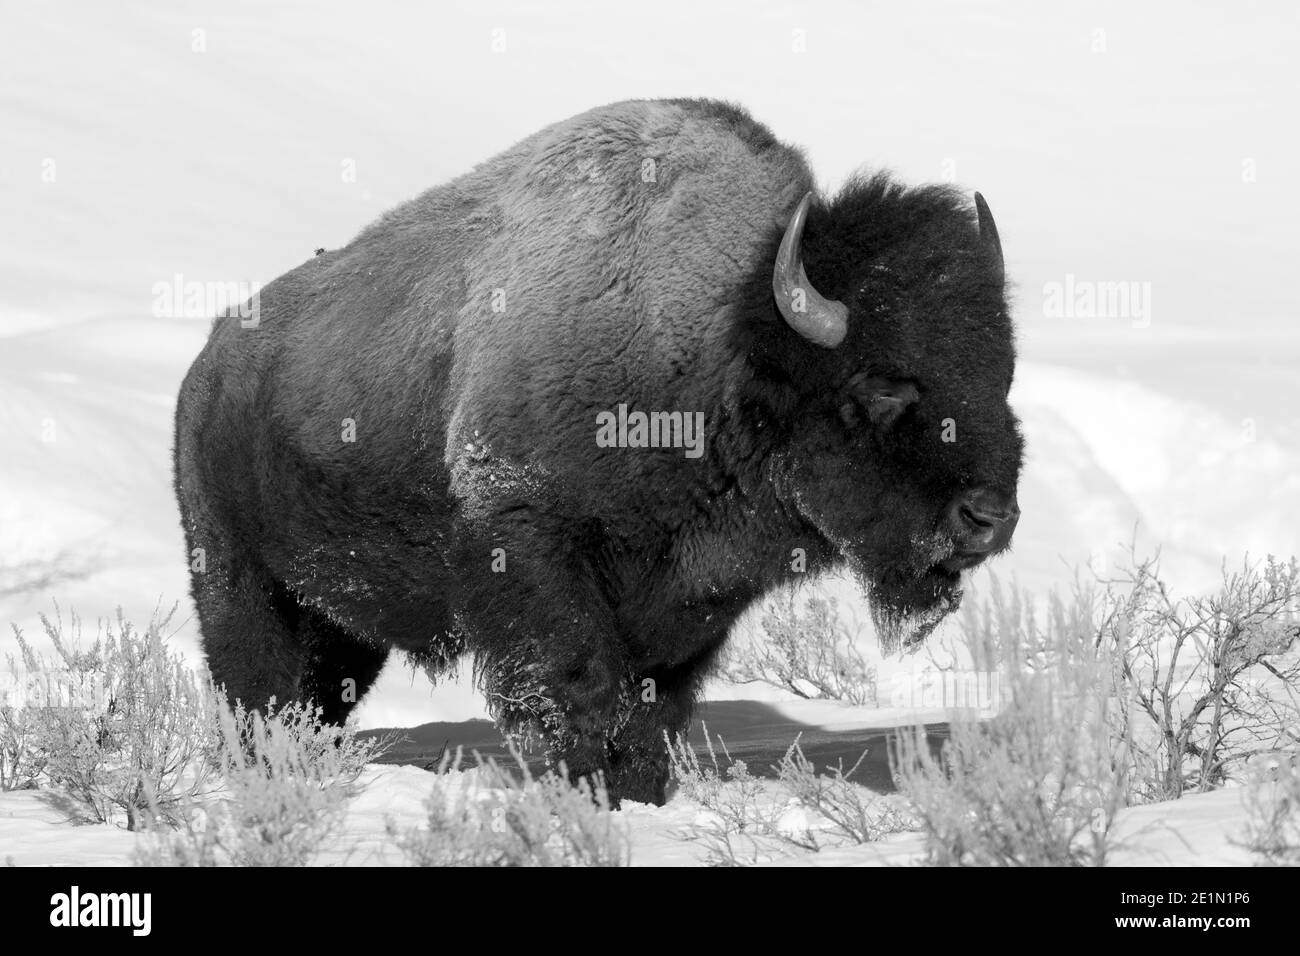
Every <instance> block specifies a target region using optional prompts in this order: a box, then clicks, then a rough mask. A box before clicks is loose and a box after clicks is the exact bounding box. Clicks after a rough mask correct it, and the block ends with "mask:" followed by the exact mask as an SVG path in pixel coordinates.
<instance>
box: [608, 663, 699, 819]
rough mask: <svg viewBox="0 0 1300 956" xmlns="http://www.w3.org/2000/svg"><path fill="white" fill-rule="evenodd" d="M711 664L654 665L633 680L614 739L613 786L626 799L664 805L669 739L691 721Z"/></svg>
mask: <svg viewBox="0 0 1300 956" xmlns="http://www.w3.org/2000/svg"><path fill="white" fill-rule="evenodd" d="M706 672H707V668H706V667H704V666H700V665H698V664H688V665H682V666H679V667H676V668H656V669H654V670H652V671H649V672H647V673H646V674H642V675H638V676H636V677H635V678H634V680H633V686H632V693H631V695H630V703H629V704H628V705H627V706H626V707H625V709H624V711H623V712H622V713H621V714H620V716H619V721H618V724H617V726H616V728H615V731H614V734H613V737H612V739H611V741H610V757H609V763H610V769H609V788H610V791H611V792H612V793H617V794H618V795H619V796H620V797H621V798H622V799H624V800H635V801H637V802H638V803H650V804H654V805H655V806H663V804H664V803H665V802H666V801H667V796H668V794H667V790H668V780H669V776H670V773H669V760H668V744H669V742H670V741H671V742H672V743H673V744H674V745H675V744H676V742H677V736H678V735H679V734H681V735H683V736H684V735H685V734H686V732H687V730H688V729H689V726H690V719H691V711H692V709H693V708H694V706H695V701H696V699H697V697H698V696H699V692H700V686H701V684H702V683H703V680H704V675H705V673H706Z"/></svg>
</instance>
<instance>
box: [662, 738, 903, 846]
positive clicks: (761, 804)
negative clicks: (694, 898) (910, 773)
mask: <svg viewBox="0 0 1300 956" xmlns="http://www.w3.org/2000/svg"><path fill="white" fill-rule="evenodd" d="M704 733H705V740H706V749H707V751H708V754H709V759H708V761H701V760H700V758H699V756H698V754H696V752H695V750H694V748H693V747H691V746H690V744H689V743H688V742H687V741H686V740H685V739H684V738H683V737H681V736H680V735H678V737H677V739H676V740H675V741H672V740H668V739H667V737H666V736H665V742H666V743H667V745H668V754H669V763H670V766H671V768H672V773H673V778H674V780H675V781H676V782H677V787H678V789H677V794H678V795H679V796H681V797H684V798H685V799H687V800H690V801H692V802H694V803H696V804H699V806H700V810H701V813H700V815H699V816H698V817H697V819H696V820H695V821H694V822H693V823H692V824H691V825H690V826H689V827H688V828H686V829H685V830H684V831H682V832H681V833H679V834H678V836H679V837H680V838H681V839H685V840H689V841H691V842H694V843H698V844H699V845H700V846H702V847H704V848H705V851H706V854H705V863H707V864H708V865H710V866H747V865H752V864H754V863H759V862H763V861H765V860H772V859H776V858H778V857H780V856H783V855H788V854H789V852H790V851H791V850H800V851H807V852H818V851H820V850H822V849H824V848H827V847H833V846H845V845H848V844H854V843H872V842H875V841H876V840H879V839H880V838H882V837H883V836H886V835H887V834H890V833H895V832H898V831H899V830H904V829H909V828H910V827H911V826H912V825H913V824H912V823H911V821H910V819H909V818H908V816H907V814H906V811H905V809H904V808H903V806H902V805H901V802H900V801H899V800H898V799H897V798H894V797H885V796H882V795H880V794H877V793H874V792H872V791H871V790H868V789H866V788H865V787H861V786H859V785H857V784H856V783H853V782H852V781H851V779H850V778H851V777H852V776H853V773H854V772H855V771H856V770H857V765H855V766H854V767H852V768H850V769H849V770H847V771H846V770H844V769H843V767H835V768H831V769H830V770H829V772H827V773H823V774H818V773H817V772H816V768H815V767H814V766H813V764H812V762H811V761H809V760H808V758H807V757H806V756H805V755H804V752H803V749H802V748H801V747H800V743H799V740H798V739H797V738H796V740H795V742H794V743H793V744H791V746H790V748H789V749H788V750H787V751H786V753H785V756H784V757H783V758H782V759H781V761H780V762H779V763H778V764H777V765H776V766H775V767H774V768H773V769H774V770H775V771H776V780H774V781H773V780H764V779H761V778H759V777H756V776H754V775H753V774H752V773H751V772H750V770H749V767H748V766H747V765H746V764H745V762H744V761H743V760H734V759H732V757H731V754H730V753H728V751H727V749H726V745H725V744H724V743H723V741H722V738H721V737H719V738H718V746H719V747H721V749H722V754H723V757H722V759H721V760H719V758H718V752H717V750H716V749H715V748H714V746H713V742H712V739H711V738H710V737H709V735H708V727H707V726H706V727H705V728H704ZM863 756H864V757H865V754H864V755H863ZM724 763H725V766H724ZM859 763H861V760H859Z"/></svg>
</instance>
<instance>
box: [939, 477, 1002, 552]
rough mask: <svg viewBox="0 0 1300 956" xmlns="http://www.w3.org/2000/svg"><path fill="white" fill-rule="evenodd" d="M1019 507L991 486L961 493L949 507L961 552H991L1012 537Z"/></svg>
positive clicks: (951, 524) (958, 547) (957, 548)
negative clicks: (990, 487)
mask: <svg viewBox="0 0 1300 956" xmlns="http://www.w3.org/2000/svg"><path fill="white" fill-rule="evenodd" d="M1019 518H1020V508H1019V507H1018V506H1017V505H1016V501H1015V499H1014V498H1012V497H1010V496H1008V495H1002V494H999V493H998V492H996V491H993V490H992V489H989V488H975V489H973V490H971V491H968V492H966V493H965V494H963V495H960V496H958V497H957V498H956V499H955V500H954V501H953V502H952V504H951V505H949V509H948V526H949V530H950V531H951V533H952V536H953V543H954V544H955V545H956V552H957V553H958V554H959V555H963V556H968V557H975V556H982V555H986V554H990V553H992V552H994V551H998V550H1000V549H1002V548H1003V547H1005V546H1006V544H1007V542H1008V541H1010V540H1011V533H1012V532H1013V531H1014V530H1015V527H1016V522H1017V521H1018V520H1019Z"/></svg>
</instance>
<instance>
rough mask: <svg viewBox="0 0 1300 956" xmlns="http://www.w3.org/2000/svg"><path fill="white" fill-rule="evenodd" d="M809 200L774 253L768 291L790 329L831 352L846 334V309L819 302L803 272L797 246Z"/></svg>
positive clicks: (809, 198) (840, 304)
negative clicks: (773, 296)
mask: <svg viewBox="0 0 1300 956" xmlns="http://www.w3.org/2000/svg"><path fill="white" fill-rule="evenodd" d="M812 198H813V194H812V193H808V194H807V195H806V196H804V197H803V199H802V200H801V201H800V202H799V208H798V209H796V210H795V211H794V217H793V218H792V219H791V220H790V225H788V226H786V228H785V236H784V237H783V238H782V239H781V248H780V250H779V251H778V252H777V254H776V268H775V269H774V270H773V272H772V291H773V292H774V293H775V294H776V305H777V308H779V309H780V310H781V315H782V316H783V317H784V318H785V320H786V322H788V323H789V324H790V327H791V328H792V329H794V330H795V331H796V332H798V333H799V334H800V335H802V336H803V337H804V338H806V339H807V340H808V341H809V342H812V343H814V344H816V345H820V346H822V347H823V348H828V349H833V348H835V346H837V345H839V344H840V343H841V342H843V341H844V336H845V335H846V334H847V333H848V330H849V326H848V319H849V310H848V307H847V306H846V305H845V304H844V303H843V302H836V301H834V300H832V299H823V298H822V297H821V294H820V293H819V292H818V291H817V290H816V289H814V288H813V287H812V283H811V282H809V281H808V274H807V273H806V272H804V270H803V256H802V255H801V254H800V252H799V247H800V245H801V244H802V241H803V225H804V221H805V220H806V219H807V218H808V207H809V206H811V205H812Z"/></svg>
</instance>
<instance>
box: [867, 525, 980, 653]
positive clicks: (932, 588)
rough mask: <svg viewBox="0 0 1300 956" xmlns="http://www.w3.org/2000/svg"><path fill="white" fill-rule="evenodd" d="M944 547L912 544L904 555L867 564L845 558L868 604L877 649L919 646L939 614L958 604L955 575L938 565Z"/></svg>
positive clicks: (888, 650)
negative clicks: (877, 643)
mask: <svg viewBox="0 0 1300 956" xmlns="http://www.w3.org/2000/svg"><path fill="white" fill-rule="evenodd" d="M948 551H950V546H946V543H945V542H941V541H936V542H934V543H933V547H920V548H914V550H912V552H911V554H910V555H909V556H908V557H906V558H899V557H895V558H894V559H893V560H885V561H879V560H877V561H875V562H871V563H867V562H862V563H859V562H856V561H852V560H850V564H851V565H852V566H853V571H854V575H855V577H856V578H857V580H858V583H859V586H860V587H861V588H862V590H863V592H864V593H865V594H866V597H867V601H868V603H869V604H870V605H871V616H872V619H873V621H874V622H875V625H876V633H877V635H878V638H879V641H880V649H881V652H882V653H885V654H893V653H895V652H897V651H898V650H899V649H900V648H901V649H903V650H916V649H918V648H920V647H921V646H922V644H923V643H924V641H925V639H926V638H927V637H928V636H929V635H930V632H931V631H933V630H934V629H935V628H936V627H938V626H939V624H940V622H941V621H943V619H944V618H945V617H947V616H948V615H949V614H951V613H952V612H953V611H955V610H956V609H957V607H958V606H959V605H960V604H961V599H962V589H961V574H960V572H956V571H949V570H946V569H944V568H943V567H941V566H940V565H939V561H940V560H942V559H943V558H944V557H947V554H948Z"/></svg>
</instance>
